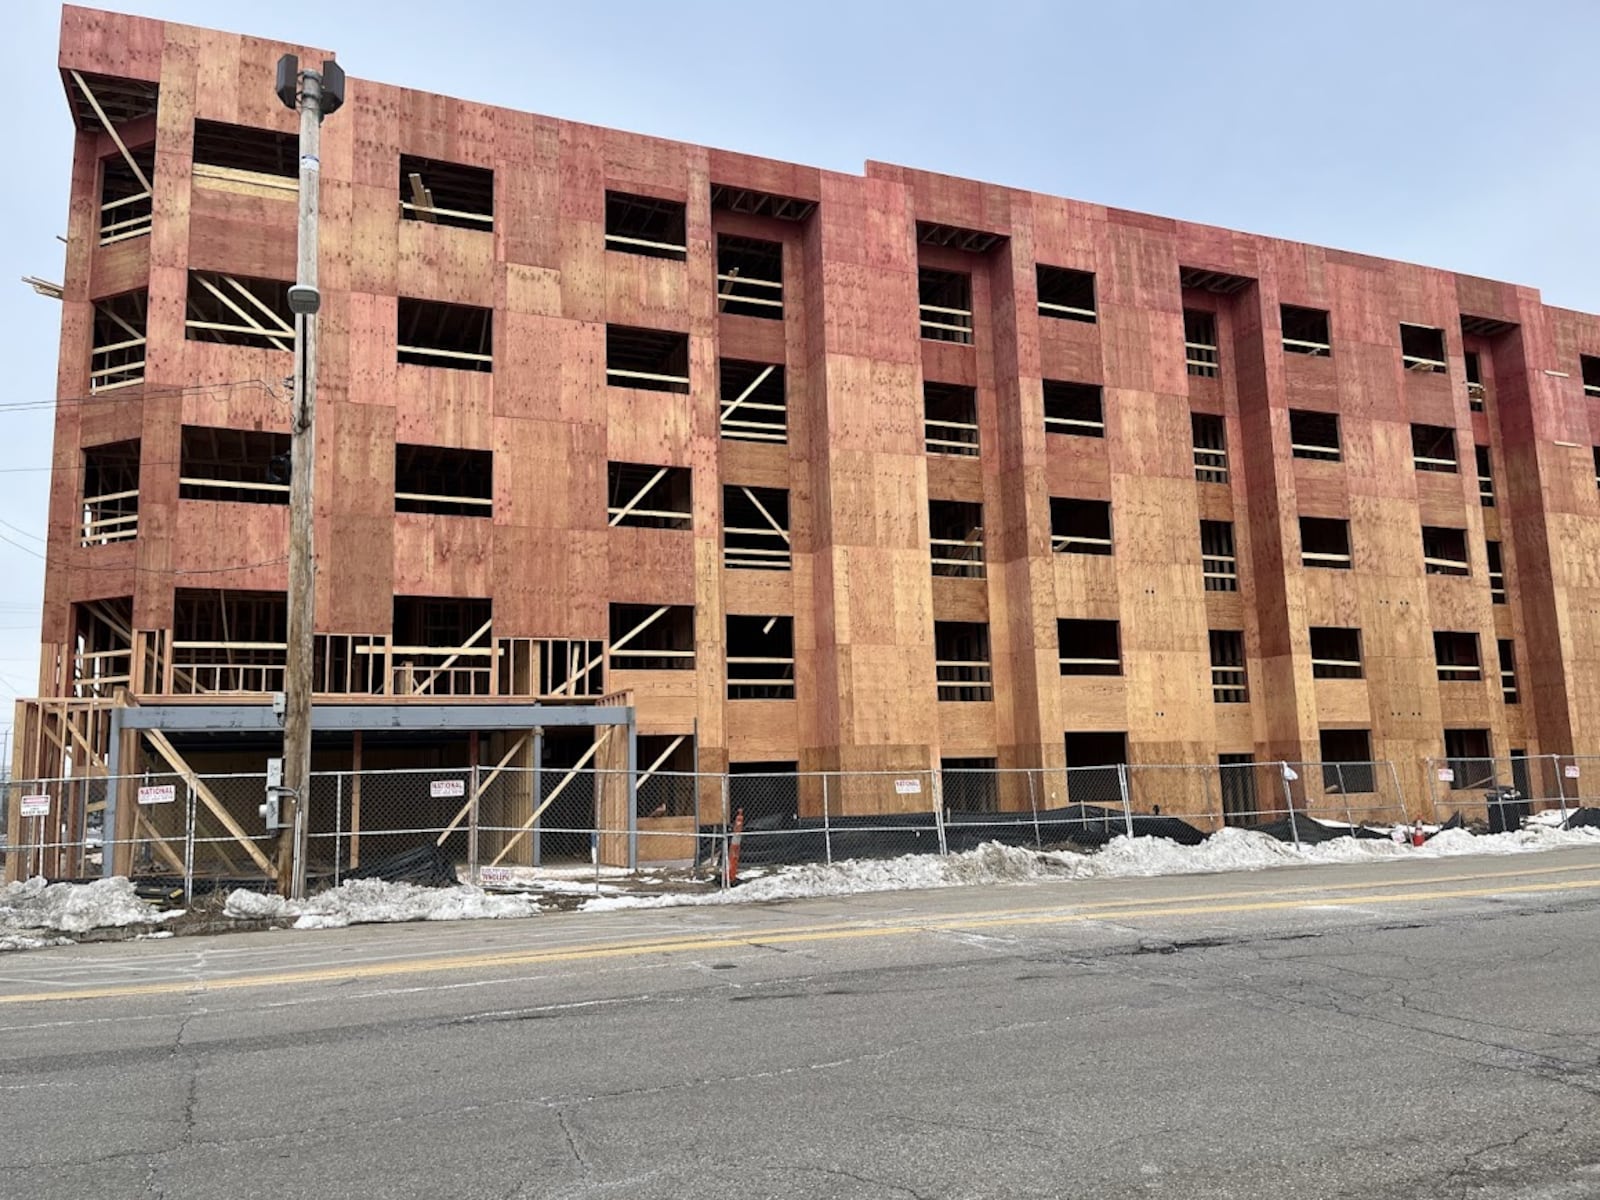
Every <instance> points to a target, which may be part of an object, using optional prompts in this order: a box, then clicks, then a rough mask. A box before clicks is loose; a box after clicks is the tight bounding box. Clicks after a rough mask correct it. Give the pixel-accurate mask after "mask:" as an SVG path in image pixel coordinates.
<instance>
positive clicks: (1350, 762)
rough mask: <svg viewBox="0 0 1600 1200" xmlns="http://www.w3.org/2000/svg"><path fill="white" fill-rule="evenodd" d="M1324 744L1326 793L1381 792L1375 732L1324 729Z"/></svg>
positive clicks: (1323, 765) (1323, 785)
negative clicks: (1374, 755)
mask: <svg viewBox="0 0 1600 1200" xmlns="http://www.w3.org/2000/svg"><path fill="white" fill-rule="evenodd" d="M1321 741H1322V755H1321V757H1322V790H1323V791H1325V792H1332V793H1334V794H1336V795H1350V794H1352V793H1363V792H1373V791H1377V772H1376V771H1375V770H1374V769H1373V762H1372V731H1371V730H1369V729H1324V730H1322V731H1321Z"/></svg>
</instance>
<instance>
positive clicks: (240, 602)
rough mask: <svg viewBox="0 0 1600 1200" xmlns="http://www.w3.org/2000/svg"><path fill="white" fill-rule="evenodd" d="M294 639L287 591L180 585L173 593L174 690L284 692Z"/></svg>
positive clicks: (191, 692)
mask: <svg viewBox="0 0 1600 1200" xmlns="http://www.w3.org/2000/svg"><path fill="white" fill-rule="evenodd" d="M288 644H289V602H288V599H287V597H286V596H285V595H284V594H283V593H282V592H252V591H232V590H222V589H189V588H179V589H178V590H177V592H176V593H174V596H173V616H172V690H173V691H174V692H175V693H177V694H180V695H197V696H198V695H210V694H214V693H217V692H249V693H262V692H280V691H282V690H283V670H284V663H285V662H286V661H287V656H288Z"/></svg>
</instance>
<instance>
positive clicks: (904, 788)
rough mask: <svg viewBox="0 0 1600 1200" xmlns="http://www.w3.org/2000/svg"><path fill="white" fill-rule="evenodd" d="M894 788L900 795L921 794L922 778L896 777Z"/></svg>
mask: <svg viewBox="0 0 1600 1200" xmlns="http://www.w3.org/2000/svg"><path fill="white" fill-rule="evenodd" d="M894 790H895V794H896V795H900V796H920V795H921V794H922V780H920V779H896V780H895V781H894Z"/></svg>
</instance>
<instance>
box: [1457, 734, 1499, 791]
mask: <svg viewBox="0 0 1600 1200" xmlns="http://www.w3.org/2000/svg"><path fill="white" fill-rule="evenodd" d="M1489 744H1490V743H1489V731H1488V730H1487V729H1446V730H1445V731H1444V756H1445V761H1446V764H1447V765H1448V766H1449V768H1450V773H1451V780H1450V790H1451V791H1453V792H1464V791H1477V790H1480V789H1482V788H1489V787H1494V786H1495V784H1496V783H1497V782H1499V781H1498V780H1497V779H1496V777H1495V776H1496V771H1495V762H1494V759H1492V758H1490V757H1489Z"/></svg>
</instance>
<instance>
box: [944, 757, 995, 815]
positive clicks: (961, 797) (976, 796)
mask: <svg viewBox="0 0 1600 1200" xmlns="http://www.w3.org/2000/svg"><path fill="white" fill-rule="evenodd" d="M939 798H940V799H941V800H942V801H943V802H944V810H945V812H947V813H992V812H999V811H1000V781H999V773H998V770H997V764H996V760H995V759H993V758H941V759H940V760H939Z"/></svg>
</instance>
